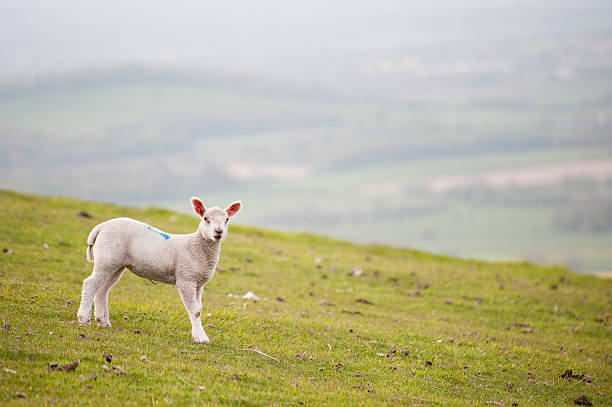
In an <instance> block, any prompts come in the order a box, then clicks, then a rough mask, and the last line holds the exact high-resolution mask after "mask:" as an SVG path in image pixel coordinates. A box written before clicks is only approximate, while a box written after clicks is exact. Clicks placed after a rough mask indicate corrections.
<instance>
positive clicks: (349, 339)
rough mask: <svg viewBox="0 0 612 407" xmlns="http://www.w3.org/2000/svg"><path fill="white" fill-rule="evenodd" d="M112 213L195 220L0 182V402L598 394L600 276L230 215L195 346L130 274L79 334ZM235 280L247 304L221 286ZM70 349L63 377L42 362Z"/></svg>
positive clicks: (606, 283) (426, 402)
mask: <svg viewBox="0 0 612 407" xmlns="http://www.w3.org/2000/svg"><path fill="white" fill-rule="evenodd" d="M81 211H85V212H86V213H87V214H89V215H90V216H91V218H86V217H83V216H79V213H80V212H81ZM241 215H242V214H240V215H239V216H238V217H237V219H236V221H238V222H240V220H241V218H240V216H241ZM117 216H129V217H133V218H137V219H140V220H143V221H145V222H148V223H150V224H152V225H155V226H157V227H160V228H161V229H163V230H166V231H169V232H173V233H180V232H184V233H188V232H191V231H193V230H195V227H196V225H197V218H196V217H195V216H186V215H181V214H177V213H173V212H171V211H168V210H165V209H157V208H133V207H132V208H127V207H122V206H116V205H110V204H99V203H92V202H83V201H78V200H73V199H66V198H41V197H38V196H31V195H22V194H18V193H14V192H9V191H0V248H1V249H2V251H1V252H0V321H1V322H2V324H3V327H2V328H1V329H0V404H2V405H7V406H18V405H47V404H51V405H57V406H63V405H66V406H73V405H79V406H88V405H91V406H99V405H118V406H119V405H121V406H130V405H134V406H142V405H153V406H163V405H178V406H183V405H185V406H187V405H194V404H206V405H228V406H271V405H310V406H320V405H330V406H331V405H334V406H335V405H343V406H344V405H345V406H353V405H364V406H381V405H389V406H396V405H410V406H434V405H440V406H466V405H476V406H491V405H494V406H512V405H514V403H516V404H518V405H519V406H560V405H562V406H570V405H574V400H575V399H577V398H578V397H581V396H585V397H586V398H587V399H588V400H590V401H591V402H592V403H593V405H595V406H603V405H610V404H611V403H612V386H611V380H610V379H611V378H612V369H611V368H610V358H611V357H612V356H611V355H610V349H611V347H612V343H611V340H610V338H611V337H612V335H611V332H610V313H609V309H610V305H611V302H610V301H611V300H610V296H611V293H612V280H604V279H599V278H596V277H594V276H584V275H579V274H574V273H572V272H570V271H568V270H566V269H564V268H557V267H540V266H536V265H533V264H528V263H494V262H481V261H468V260H459V259H455V258H451V257H441V256H433V255H430V254H427V253H423V252H418V251H412V250H405V249H395V248H391V247H384V246H358V245H354V244H350V243H347V242H343V241H337V240H333V239H329V238H325V237H320V236H315V235H309V234H294V233H280V232H275V231H271V230H264V229H258V228H252V227H245V226H237V225H231V226H230V231H229V235H228V239H227V240H226V241H225V242H224V243H223V248H222V252H221V260H220V263H219V267H218V270H217V273H216V275H215V277H214V279H213V280H212V281H211V282H210V283H209V284H208V285H207V287H206V290H205V292H204V295H203V304H204V311H203V314H205V315H206V316H205V318H204V319H203V320H204V328H205V330H206V332H207V333H208V336H209V337H210V338H211V339H212V343H211V344H209V345H196V344H193V343H191V342H190V323H189V320H188V318H187V315H186V312H185V310H184V308H183V305H182V304H181V301H180V299H179V296H178V293H177V291H176V289H175V288H174V287H173V286H168V285H163V284H158V285H153V284H151V283H149V282H148V281H146V280H143V279H140V278H137V277H135V276H134V275H132V274H131V273H130V272H126V274H125V275H124V277H123V278H122V279H121V281H120V282H119V283H118V285H117V286H116V287H115V288H114V289H113V291H111V294H110V317H111V321H112V324H113V326H112V327H111V328H104V329H103V328H98V327H96V326H90V327H80V326H78V325H77V324H76V323H75V321H76V315H75V314H76V310H77V307H78V303H79V299H80V298H79V294H80V289H81V282H82V280H83V279H84V278H85V277H86V276H87V275H88V274H89V273H90V272H91V264H89V263H87V262H86V260H85V240H86V237H87V234H88V232H89V231H90V229H91V227H92V226H94V225H95V224H97V223H99V222H101V221H103V220H106V219H108V218H112V217H117ZM356 268H357V269H359V270H361V274H360V275H356V274H355V272H354V271H355V270H357V269H356ZM350 272H352V273H350ZM351 274H353V275H351ZM357 274H359V273H357ZM247 291H253V292H255V294H256V295H258V296H259V297H260V298H261V300H260V301H257V302H253V301H250V300H244V299H241V298H239V297H236V296H235V295H242V294H244V293H246V292H247ZM229 294H233V296H229ZM249 349H250V350H249ZM252 350H258V351H260V352H263V353H265V354H266V355H269V356H271V357H272V358H275V359H276V360H274V359H271V358H269V357H267V356H265V355H262V354H259V353H256V352H254V351H252ZM108 355H110V361H108V358H109V356H108ZM77 360H78V361H79V365H78V367H76V370H75V371H74V372H63V371H53V370H52V368H50V367H49V365H52V364H54V363H56V364H58V365H60V366H62V365H65V364H70V363H73V362H75V361H77ZM568 369H571V370H572V373H571V374H572V375H574V376H572V377H565V378H562V377H561V376H562V375H563V374H564V373H565V372H566V370H568ZM582 375H584V376H582Z"/></svg>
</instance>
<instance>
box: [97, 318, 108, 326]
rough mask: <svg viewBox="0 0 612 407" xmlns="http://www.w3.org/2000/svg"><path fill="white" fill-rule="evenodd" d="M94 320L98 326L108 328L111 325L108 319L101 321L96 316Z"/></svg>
mask: <svg viewBox="0 0 612 407" xmlns="http://www.w3.org/2000/svg"><path fill="white" fill-rule="evenodd" d="M96 322H97V323H98V326H99V327H101V328H109V327H110V326H111V323H110V321H103V320H101V319H100V318H96Z"/></svg>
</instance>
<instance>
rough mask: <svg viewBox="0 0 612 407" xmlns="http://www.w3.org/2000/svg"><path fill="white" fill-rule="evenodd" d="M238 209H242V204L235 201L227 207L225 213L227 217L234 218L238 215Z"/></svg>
mask: <svg viewBox="0 0 612 407" xmlns="http://www.w3.org/2000/svg"><path fill="white" fill-rule="evenodd" d="M240 208H242V202H240V201H236V202H233V203H232V204H231V205H230V206H228V207H227V208H225V212H227V214H228V215H229V216H234V215H235V214H237V213H238V211H239V210H240Z"/></svg>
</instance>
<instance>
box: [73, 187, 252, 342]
mask: <svg viewBox="0 0 612 407" xmlns="http://www.w3.org/2000/svg"><path fill="white" fill-rule="evenodd" d="M191 204H192V205H193V210H194V211H195V213H197V214H198V215H199V216H200V217H201V218H202V219H201V221H200V225H199V226H198V230H197V231H196V232H195V233H191V234H186V235H173V234H169V233H164V232H162V231H160V230H158V229H156V228H153V227H151V226H149V225H147V224H146V223H142V222H139V221H136V220H133V219H129V218H117V219H111V220H108V221H106V222H103V223H100V224H99V225H97V226H96V227H94V228H93V229H92V231H91V233H90V234H89V237H88V238H87V244H88V246H87V260H88V261H89V262H94V268H93V272H92V273H91V275H90V276H89V277H87V278H86V279H85V280H84V281H83V291H82V294H81V306H80V307H79V311H78V313H77V317H78V319H79V322H80V323H81V324H83V325H89V323H90V319H91V306H92V302H93V301H94V297H95V304H96V306H95V313H94V314H95V317H96V322H98V324H99V325H100V326H103V327H107V326H111V323H110V319H109V315H108V292H109V290H110V289H111V288H112V287H113V285H115V283H117V281H119V279H120V278H121V275H122V274H123V271H124V270H125V269H126V268H127V269H129V270H130V271H131V272H132V273H134V274H136V275H137V276H140V277H143V278H146V279H149V280H155V281H160V282H162V283H167V284H176V287H177V288H178V291H179V294H180V295H181V299H182V300H183V304H185V308H186V309H187V313H188V314H189V319H190V320H191V326H192V328H191V336H192V338H193V340H194V341H195V342H206V343H208V342H209V341H210V340H209V339H208V336H206V333H205V332H204V329H203V328H202V322H201V319H200V315H201V312H202V287H203V286H204V284H206V283H207V282H208V281H210V279H211V278H212V277H213V275H214V273H215V268H216V266H217V260H218V259H219V251H220V249H221V240H222V239H223V237H224V236H225V235H226V234H227V224H228V222H229V219H230V217H232V216H234V215H235V214H236V213H237V212H238V211H239V210H240V208H241V206H242V203H241V202H240V201H237V202H234V203H232V204H231V205H230V206H228V207H227V208H225V209H221V208H217V207H214V208H209V209H206V208H205V207H204V204H203V203H202V201H201V200H200V199H198V198H191ZM94 243H95V246H94ZM92 246H93V253H92ZM94 259H95V260H94Z"/></svg>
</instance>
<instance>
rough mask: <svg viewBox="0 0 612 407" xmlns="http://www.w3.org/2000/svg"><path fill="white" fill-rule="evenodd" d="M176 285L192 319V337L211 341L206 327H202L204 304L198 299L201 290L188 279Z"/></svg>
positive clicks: (202, 340)
mask: <svg viewBox="0 0 612 407" xmlns="http://www.w3.org/2000/svg"><path fill="white" fill-rule="evenodd" d="M176 287H177V288H178V291H179V294H181V299H182V300H183V304H185V308H186V309H187V313H188V314H189V319H190V320H191V337H192V338H193V340H194V341H196V342H200V343H201V342H204V343H208V342H210V339H208V336H206V332H204V328H202V320H201V314H202V306H201V305H200V304H199V301H198V294H201V291H200V292H198V291H199V290H198V287H197V285H196V284H195V283H191V282H186V281H180V282H179V281H177V282H176Z"/></svg>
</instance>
